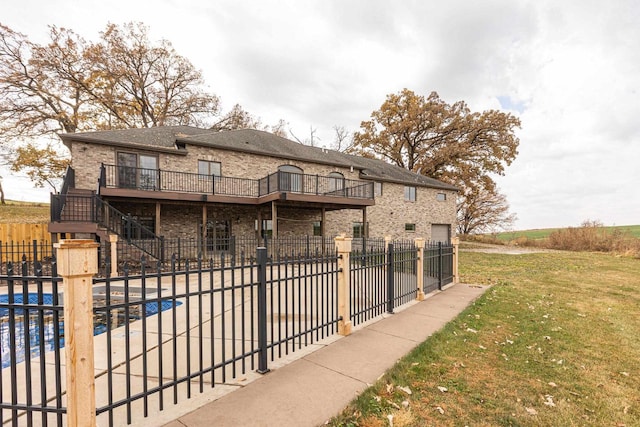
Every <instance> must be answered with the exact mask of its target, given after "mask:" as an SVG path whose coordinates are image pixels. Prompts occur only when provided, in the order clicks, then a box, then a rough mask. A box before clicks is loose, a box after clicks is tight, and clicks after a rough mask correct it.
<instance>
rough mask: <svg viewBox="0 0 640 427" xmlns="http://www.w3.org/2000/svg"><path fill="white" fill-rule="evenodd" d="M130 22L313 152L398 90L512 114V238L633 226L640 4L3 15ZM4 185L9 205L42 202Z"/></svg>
mask: <svg viewBox="0 0 640 427" xmlns="http://www.w3.org/2000/svg"><path fill="white" fill-rule="evenodd" d="M129 21H141V22H144V23H145V24H147V25H148V26H149V27H150V34H151V38H152V39H154V40H159V39H167V40H169V41H171V42H172V43H173V45H174V47H175V48H176V50H177V52H178V53H179V54H181V55H183V56H185V57H187V58H188V59H189V60H190V61H191V62H192V63H193V64H194V65H195V66H196V67H197V68H199V69H201V70H202V72H203V74H204V77H205V80H206V82H207V84H208V85H209V88H210V89H211V91H212V92H214V93H216V94H217V95H219V96H220V97H221V98H222V102H223V107H224V108H225V109H229V108H231V107H232V106H233V104H235V103H240V104H241V105H242V106H243V107H244V108H245V109H246V110H248V111H249V112H251V113H252V114H254V115H257V116H260V117H261V118H262V120H263V122H265V123H276V122H277V121H278V120H279V119H281V118H282V119H285V120H286V121H287V122H288V123H289V128H290V129H291V130H292V131H293V132H294V133H295V134H296V135H297V136H298V137H299V138H301V139H304V138H308V137H309V134H310V129H315V131H316V133H315V135H316V137H319V138H320V142H319V143H320V145H326V146H331V144H332V143H333V140H334V136H333V127H334V126H335V125H338V126H344V127H345V128H346V129H347V130H349V131H355V130H358V128H359V125H360V122H361V121H363V120H366V119H368V118H369V116H370V114H371V112H372V111H374V110H376V109H378V108H379V107H380V105H381V104H382V103H383V102H384V99H385V96H386V95H387V94H390V93H396V92H399V91H400V90H402V89H403V88H405V87H406V88H409V89H411V90H413V91H414V92H416V93H420V94H423V95H425V96H426V95H428V94H429V93H430V92H432V91H436V92H438V94H439V95H440V97H441V98H442V99H443V100H445V101H446V102H448V103H453V102H456V101H459V100H464V101H465V102H467V104H468V105H469V106H470V108H471V109H472V110H474V111H482V110H486V109H502V110H504V111H508V112H511V113H513V114H516V115H517V116H519V117H520V119H521V121H522V129H521V130H519V131H518V137H519V138H520V148H519V152H520V154H519V155H518V157H517V159H516V161H515V162H514V163H513V164H512V165H511V166H510V167H508V168H507V170H506V175H505V176H504V177H499V178H498V182H499V185H500V188H501V191H502V192H503V193H505V194H506V195H507V198H508V201H509V203H510V205H511V210H512V211H513V212H515V213H516V214H517V216H518V218H519V219H518V221H517V223H516V226H515V228H516V229H526V228H538V227H555V226H572V225H579V224H580V223H581V222H582V221H583V220H586V219H592V220H600V221H602V222H603V223H605V224H606V225H625V224H638V223H640V189H639V185H640V94H639V93H638V90H639V89H640V25H639V23H640V2H638V1H637V0H612V1H607V2H604V1H599V0H574V1H562V2H558V1H554V0H546V1H545V0H542V1H541V0H531V1H512V0H504V1H473V0H468V1H449V0H448V1H440V2H435V1H421V0H416V1H371V0H367V1H365V0H357V1H354V0H352V1H349V0H342V1H338V0H322V1H299V0H298V1H264V0H252V1H235V0H229V1H226V0H225V1H217V0H212V1H207V2H205V1H195V0H193V1H190V0H153V1H131V0H127V1H121V0H111V1H108V2H102V1H101V2H96V1H86V0H83V1H80V0H75V1H74V0H49V1H47V2H42V1H41V0H21V1H19V2H17V1H13V2H10V4H9V5H4V7H3V11H2V14H1V15H0V22H2V23H3V24H4V25H7V26H9V27H10V28H12V29H14V30H17V31H20V32H22V33H24V34H27V35H28V36H29V37H30V39H31V40H32V41H35V42H39V43H44V42H46V40H47V31H48V29H47V26H48V25H50V24H53V25H56V26H60V27H67V28H71V29H73V30H75V31H76V32H77V33H79V34H81V35H82V36H84V37H85V38H86V39H95V38H97V35H98V33H99V31H100V30H102V29H103V28H104V27H105V25H106V24H107V22H113V23H116V24H122V23H125V22H129ZM1 174H2V175H3V176H4V181H3V182H4V186H5V193H6V196H7V198H10V199H17V200H48V191H49V190H47V189H45V190H39V191H36V190H32V189H31V187H32V186H31V185H30V183H29V182H28V181H25V180H22V179H20V178H18V177H16V176H13V175H11V174H10V173H8V172H7V171H2V172H1Z"/></svg>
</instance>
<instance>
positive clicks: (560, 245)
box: [544, 221, 640, 256]
mask: <svg viewBox="0 0 640 427" xmlns="http://www.w3.org/2000/svg"><path fill="white" fill-rule="evenodd" d="M544 246H546V247H547V248H550V249H561V250H568V251H593V252H615V253H619V254H623V255H626V256H640V239H637V238H635V237H633V236H632V235H631V234H630V233H629V232H623V231H620V230H614V231H607V230H606V229H604V228H603V226H602V223H601V222H599V221H585V222H583V223H582V224H581V225H580V227H575V228H574V227H569V228H565V229H561V230H557V231H554V232H553V233H551V234H550V235H549V237H548V239H546V240H545V241H544Z"/></svg>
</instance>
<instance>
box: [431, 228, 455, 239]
mask: <svg viewBox="0 0 640 427" xmlns="http://www.w3.org/2000/svg"><path fill="white" fill-rule="evenodd" d="M431 241H432V242H443V243H449V242H450V241H451V225H449V224H431Z"/></svg>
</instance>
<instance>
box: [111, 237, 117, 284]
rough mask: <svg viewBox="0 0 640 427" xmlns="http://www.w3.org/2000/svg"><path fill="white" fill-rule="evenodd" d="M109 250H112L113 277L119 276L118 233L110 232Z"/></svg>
mask: <svg viewBox="0 0 640 427" xmlns="http://www.w3.org/2000/svg"><path fill="white" fill-rule="evenodd" d="M109 250H110V251H111V272H110V274H111V277H117V276H118V235H117V234H111V233H109Z"/></svg>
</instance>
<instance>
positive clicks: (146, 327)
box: [0, 238, 453, 426]
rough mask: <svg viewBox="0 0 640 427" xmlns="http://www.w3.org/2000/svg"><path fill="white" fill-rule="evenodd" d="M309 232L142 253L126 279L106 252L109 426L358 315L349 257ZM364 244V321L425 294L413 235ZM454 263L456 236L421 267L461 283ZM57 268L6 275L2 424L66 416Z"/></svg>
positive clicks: (103, 293)
mask: <svg viewBox="0 0 640 427" xmlns="http://www.w3.org/2000/svg"><path fill="white" fill-rule="evenodd" d="M307 241H308V242H309V246H308V249H307V245H306V242H307ZM311 242H312V240H311V239H309V240H308V239H306V238H305V239H300V238H297V239H293V238H292V239H291V240H290V241H289V242H287V241H286V240H283V241H280V242H275V241H273V240H272V239H271V241H269V239H268V240H267V243H271V246H272V249H271V251H272V252H269V250H268V249H267V248H259V249H257V251H256V249H255V247H254V248H253V249H252V250H246V251H240V252H238V253H236V254H233V255H230V254H228V253H227V252H226V251H221V252H220V253H219V254H217V256H218V258H217V259H214V257H213V256H210V257H209V258H204V257H203V256H202V255H200V256H197V257H196V259H195V261H193V262H192V261H191V260H190V261H189V262H181V261H180V260H179V258H178V257H177V256H173V257H172V258H171V261H170V263H169V268H168V269H166V268H163V265H162V263H159V262H148V261H147V260H145V258H144V257H143V258H141V259H140V260H139V261H138V263H137V264H136V266H135V269H132V268H129V266H128V265H125V266H123V274H122V275H119V276H117V277H111V276H109V274H108V272H109V271H111V268H110V267H111V266H110V265H109V259H108V258H107V261H106V263H107V264H106V265H105V272H106V277H104V278H97V279H94V281H93V299H94V309H93V312H94V323H93V325H90V327H92V328H93V331H94V349H95V369H96V371H97V374H96V377H95V390H96V413H97V415H98V420H99V421H98V422H99V423H100V425H114V424H115V423H118V424H120V423H122V422H124V420H126V422H127V423H132V422H133V421H134V416H144V417H148V416H152V414H153V413H157V412H158V411H162V410H164V409H166V408H167V407H169V406H171V405H175V404H179V403H180V402H183V401H184V400H186V399H189V398H191V397H192V395H193V394H194V393H196V392H198V393H201V392H203V391H204V390H205V388H214V387H216V386H219V384H221V383H229V382H234V381H235V382H238V381H242V378H244V377H245V376H246V375H248V374H249V373H250V371H257V372H259V373H264V372H266V371H268V369H269V365H270V363H272V362H274V361H277V360H278V359H279V358H282V357H285V356H287V355H289V354H291V353H293V352H296V351H299V350H300V349H302V348H304V347H306V346H308V345H311V344H313V343H315V342H317V341H319V340H322V339H324V338H326V337H329V336H331V335H333V334H335V333H337V330H338V324H339V322H340V321H341V320H346V319H343V318H341V317H340V312H339V304H338V299H337V298H338V295H339V291H338V289H339V286H340V283H339V280H338V279H339V274H340V272H341V268H345V267H342V266H341V260H340V256H339V255H338V254H337V253H336V249H335V243H334V242H333V241H332V242H331V245H329V242H328V241H325V240H322V241H320V240H318V242H316V243H317V244H316V245H311ZM258 243H259V242H258ZM285 243H287V244H285ZM294 243H295V244H294ZM358 243H359V247H357V248H355V249H354V250H353V251H352V252H351V255H350V260H351V262H350V265H349V266H346V268H347V269H348V273H349V275H350V283H351V287H350V289H349V294H350V296H349V300H350V301H349V303H348V304H349V307H350V310H349V312H350V313H351V318H350V320H351V322H352V324H353V325H354V326H355V325H358V324H362V323H364V322H366V321H369V320H371V319H373V318H374V317H376V316H379V315H381V314H383V313H385V312H393V311H394V309H395V308H397V307H399V306H400V305H402V304H406V303H408V302H409V301H411V300H413V299H415V298H416V291H417V286H418V285H417V279H418V278H417V274H418V273H420V272H418V271H417V262H418V254H419V250H418V248H416V246H415V244H414V243H413V242H409V241H396V242H391V243H390V244H388V245H385V244H384V240H381V239H368V240H367V241H364V242H363V241H360V242H356V245H357V244H358ZM237 244H238V243H237V242H236V245H237ZM243 244H245V245H246V247H247V248H248V247H249V246H250V245H251V244H252V243H251V242H250V241H249V240H246V241H245V242H244V243H243ZM312 247H313V250H312ZM278 248H280V250H279V249H278ZM282 248H287V250H284V249H282ZM292 248H294V249H296V250H290V249H292ZM181 249H182V247H181ZM102 250H104V249H102ZM40 253H42V252H40ZM452 263H453V248H452V247H451V246H449V245H443V244H430V245H427V248H425V251H424V265H425V266H424V269H423V271H422V272H421V273H422V274H423V275H424V278H425V280H426V279H427V278H432V277H436V278H437V280H438V282H437V283H438V284H439V285H438V286H439V287H440V288H441V287H442V285H444V284H446V283H448V282H449V281H451V280H452V273H453V264H452ZM32 266H33V267H35V269H34V270H33V271H34V272H33V273H31V272H30V268H31V267H32ZM51 266H52V267H51V274H50V275H48V276H47V275H45V274H44V273H43V268H42V265H41V264H40V263H39V262H35V263H33V264H29V263H28V262H27V261H23V262H20V263H18V264H14V263H8V264H7V266H6V271H5V272H4V273H2V274H0V330H1V332H2V336H1V339H0V344H1V345H2V353H1V357H0V361H1V362H2V369H1V370H0V384H1V387H2V388H1V389H0V400H1V401H2V402H1V403H0V424H11V425H58V426H61V425H63V423H64V421H65V414H66V405H67V402H66V400H65V398H64V390H65V384H66V382H65V379H64V378H63V377H62V372H63V371H62V365H63V361H64V360H63V359H64V316H63V304H62V297H63V296H62V292H63V291H64V290H63V289H62V288H61V286H60V283H61V280H62V279H61V278H59V277H58V276H57V274H56V263H55V259H53V258H52V260H51ZM438 286H436V287H438ZM425 292H428V290H427V289H425Z"/></svg>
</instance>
